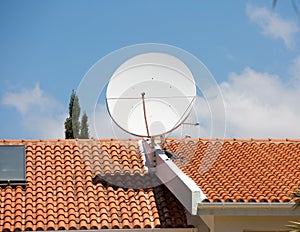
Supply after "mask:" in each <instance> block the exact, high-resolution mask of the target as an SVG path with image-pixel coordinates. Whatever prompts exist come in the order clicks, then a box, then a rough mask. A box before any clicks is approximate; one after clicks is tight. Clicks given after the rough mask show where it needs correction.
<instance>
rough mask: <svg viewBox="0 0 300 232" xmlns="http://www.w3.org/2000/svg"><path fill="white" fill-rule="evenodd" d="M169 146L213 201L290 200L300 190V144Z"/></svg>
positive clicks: (205, 141)
mask: <svg viewBox="0 0 300 232" xmlns="http://www.w3.org/2000/svg"><path fill="white" fill-rule="evenodd" d="M165 147H166V148H168V150H170V151H171V152H172V153H173V154H175V155H176V156H178V157H179V159H177V160H176V161H175V163H176V164H177V165H178V166H179V167H180V168H181V169H182V171H183V172H184V173H185V174H186V175H188V176H189V177H191V178H192V179H193V180H194V181H195V182H196V183H197V185H198V186H199V187H200V188H201V189H202V191H203V192H204V194H205V195H206V197H207V200H208V201H210V202H289V201H290V200H291V198H290V195H291V193H292V192H293V191H294V190H295V189H296V188H297V187H299V186H300V165H299V164H300V140H270V139H266V140H258V139H257V140H255V139H248V140H247V139H240V140H236V139H225V140H212V139H185V140H179V139H170V140H168V141H167V143H166V144H165Z"/></svg>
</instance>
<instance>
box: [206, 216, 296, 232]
mask: <svg viewBox="0 0 300 232" xmlns="http://www.w3.org/2000/svg"><path fill="white" fill-rule="evenodd" d="M296 220H300V218H299V217H297V216H214V230H211V232H213V231H214V232H277V231H289V228H288V227H286V225H288V224H289V221H296Z"/></svg>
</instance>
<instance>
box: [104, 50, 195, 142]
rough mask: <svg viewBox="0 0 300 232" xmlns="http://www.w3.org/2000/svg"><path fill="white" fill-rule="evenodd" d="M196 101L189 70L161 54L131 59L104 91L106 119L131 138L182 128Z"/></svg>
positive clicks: (175, 58)
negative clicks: (110, 119) (132, 136)
mask: <svg viewBox="0 0 300 232" xmlns="http://www.w3.org/2000/svg"><path fill="white" fill-rule="evenodd" d="M195 99H196V86H195V81H194V78H193V75H192V73H191V71H190V70H189V68H188V67H187V66H186V65H185V64H184V63H183V62H182V61H181V60H180V59H178V58H177V57H175V56H172V55H169V54H165V53H155V52H153V53H152V52H150V53H143V54H140V55H137V56H134V57H132V58H130V59H128V60H127V61H125V62H124V63H123V64H121V65H120V66H119V68H118V69H117V70H116V71H115V72H114V73H113V75H112V77H111V79H110V81H109V83H108V86H107V91H106V104H107V109H108V112H109V114H110V117H111V118H112V120H113V121H114V123H116V124H117V125H118V126H119V127H120V128H121V129H122V130H124V131H125V132H127V133H129V134H132V135H134V136H139V137H144V138H151V140H154V138H155V137H158V136H159V137H161V136H165V134H167V133H170V132H172V131H173V130H175V129H176V128H178V127H179V126H180V125H182V124H183V123H184V122H185V120H186V119H187V117H188V116H189V114H190V112H191V110H192V107H193V103H194V101H195Z"/></svg>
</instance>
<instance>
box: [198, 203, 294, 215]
mask: <svg viewBox="0 0 300 232" xmlns="http://www.w3.org/2000/svg"><path fill="white" fill-rule="evenodd" d="M293 205H294V204H293V203H241V202H234V203H232V202H226V203H223V202H214V203H208V202H202V203H199V204H198V211H197V214H198V215H228V216H230V215H232V216H237V215H239V216H300V209H295V208H294V207H293Z"/></svg>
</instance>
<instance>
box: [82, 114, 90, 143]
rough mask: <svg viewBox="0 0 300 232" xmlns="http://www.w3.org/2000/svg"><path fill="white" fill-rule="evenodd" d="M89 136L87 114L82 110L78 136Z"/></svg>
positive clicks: (84, 137) (86, 137)
mask: <svg viewBox="0 0 300 232" xmlns="http://www.w3.org/2000/svg"><path fill="white" fill-rule="evenodd" d="M89 137H90V135H89V126H88V116H87V115H86V112H84V113H83V115H82V117H81V125H80V138H81V139H88V138H89Z"/></svg>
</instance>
